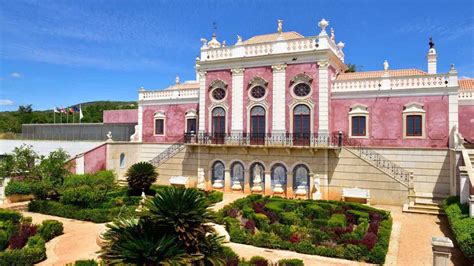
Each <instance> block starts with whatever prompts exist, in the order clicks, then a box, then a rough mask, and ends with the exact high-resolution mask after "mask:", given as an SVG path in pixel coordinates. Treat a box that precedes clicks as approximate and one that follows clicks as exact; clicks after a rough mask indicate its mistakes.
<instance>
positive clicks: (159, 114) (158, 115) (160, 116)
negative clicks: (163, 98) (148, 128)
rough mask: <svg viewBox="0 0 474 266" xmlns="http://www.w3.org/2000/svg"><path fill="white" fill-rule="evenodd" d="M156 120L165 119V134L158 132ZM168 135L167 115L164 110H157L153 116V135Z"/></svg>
mask: <svg viewBox="0 0 474 266" xmlns="http://www.w3.org/2000/svg"><path fill="white" fill-rule="evenodd" d="M156 120H163V134H156ZM165 135H166V115H165V112H163V111H157V112H156V113H155V115H154V116H153V136H165Z"/></svg>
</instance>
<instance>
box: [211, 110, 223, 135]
mask: <svg viewBox="0 0 474 266" xmlns="http://www.w3.org/2000/svg"><path fill="white" fill-rule="evenodd" d="M224 137H225V110H224V108H222V107H216V108H214V109H213V110H212V139H213V143H216V144H223V143H224Z"/></svg>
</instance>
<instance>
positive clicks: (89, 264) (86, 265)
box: [74, 260, 99, 266]
mask: <svg viewBox="0 0 474 266" xmlns="http://www.w3.org/2000/svg"><path fill="white" fill-rule="evenodd" d="M98 265H99V263H97V262H96V261H95V260H76V262H74V266H98Z"/></svg>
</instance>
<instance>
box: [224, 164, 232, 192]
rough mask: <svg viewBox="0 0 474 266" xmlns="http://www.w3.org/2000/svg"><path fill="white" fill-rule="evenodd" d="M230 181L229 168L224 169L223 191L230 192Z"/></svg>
mask: <svg viewBox="0 0 474 266" xmlns="http://www.w3.org/2000/svg"><path fill="white" fill-rule="evenodd" d="M231 187H232V181H231V178H230V170H229V169H225V170H224V191H225V192H231V191H232V188H231Z"/></svg>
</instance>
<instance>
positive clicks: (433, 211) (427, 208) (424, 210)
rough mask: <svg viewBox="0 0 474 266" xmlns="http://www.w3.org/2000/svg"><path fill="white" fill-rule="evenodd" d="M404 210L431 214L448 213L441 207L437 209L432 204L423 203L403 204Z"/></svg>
mask: <svg viewBox="0 0 474 266" xmlns="http://www.w3.org/2000/svg"><path fill="white" fill-rule="evenodd" d="M403 212H407V213H418V214H430V215H446V214H445V213H444V211H443V210H442V209H441V208H438V209H436V208H434V207H432V206H421V205H414V206H410V204H404V205H403Z"/></svg>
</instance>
